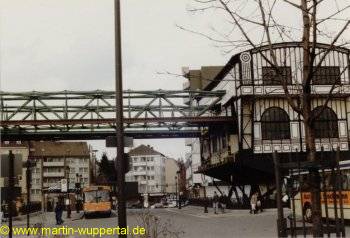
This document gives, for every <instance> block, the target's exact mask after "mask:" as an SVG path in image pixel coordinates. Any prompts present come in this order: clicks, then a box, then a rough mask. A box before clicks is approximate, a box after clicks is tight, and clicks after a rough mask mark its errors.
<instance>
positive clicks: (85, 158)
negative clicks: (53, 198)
mask: <svg viewBox="0 0 350 238" xmlns="http://www.w3.org/2000/svg"><path fill="white" fill-rule="evenodd" d="M29 146H30V149H29V151H30V154H29V156H30V159H33V160H35V162H36V166H35V167H34V168H32V188H31V198H32V200H33V201H42V199H43V194H44V193H47V194H50V193H58V192H60V189H61V181H62V179H68V188H69V190H70V191H74V189H75V183H77V182H79V183H81V186H82V187H83V186H88V185H89V184H90V151H89V148H88V145H87V143H86V142H48V141H45V142H42V141H38V142H36V141H33V142H30V143H29ZM43 192H44V193H43Z"/></svg>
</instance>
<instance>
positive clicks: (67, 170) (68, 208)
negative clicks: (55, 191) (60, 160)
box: [65, 166, 71, 218]
mask: <svg viewBox="0 0 350 238" xmlns="http://www.w3.org/2000/svg"><path fill="white" fill-rule="evenodd" d="M65 169H66V179H67V194H66V195H67V199H66V205H67V218H70V217H71V216H70V214H71V209H70V199H69V166H66V168H65Z"/></svg>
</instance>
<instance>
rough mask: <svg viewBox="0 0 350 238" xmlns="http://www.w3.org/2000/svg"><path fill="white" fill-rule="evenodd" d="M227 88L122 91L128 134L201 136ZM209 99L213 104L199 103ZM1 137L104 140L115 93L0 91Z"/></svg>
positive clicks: (112, 129)
mask: <svg viewBox="0 0 350 238" xmlns="http://www.w3.org/2000/svg"><path fill="white" fill-rule="evenodd" d="M224 94H225V91H215V92H213V91H210V92H209V91H187V90H186V91H167V90H156V91H131V90H127V91H124V93H123V100H124V109H123V110H124V123H125V124H124V127H125V134H126V135H129V136H131V137H133V138H138V139H141V138H186V137H199V136H200V130H201V129H202V128H205V127H207V126H209V125H210V124H215V123H216V124H218V123H220V124H222V123H232V118H231V117H218V116H211V115H210V110H211V108H212V107H213V106H215V105H216V104H217V103H218V102H219V101H220V100H221V98H222V96H223V95H224ZM202 98H207V99H209V100H207V101H209V103H207V104H206V105H200V104H199V100H200V99H202ZM0 110H1V111H0V112H1V115H0V119H1V123H0V130H1V131H0V132H1V140H54V139H57V140H59V139H61V140H62V139H79V140H81V139H105V138H106V137H107V136H109V135H114V134H115V92H113V91H102V90H96V91H58V92H37V91H33V92H0Z"/></svg>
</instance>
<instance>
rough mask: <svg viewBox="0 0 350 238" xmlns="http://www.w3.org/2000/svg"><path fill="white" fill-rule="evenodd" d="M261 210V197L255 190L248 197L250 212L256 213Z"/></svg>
mask: <svg viewBox="0 0 350 238" xmlns="http://www.w3.org/2000/svg"><path fill="white" fill-rule="evenodd" d="M262 211H263V209H262V206H261V198H260V197H259V194H258V193H257V192H255V193H253V195H252V197H251V198H250V213H251V214H257V213H258V212H262Z"/></svg>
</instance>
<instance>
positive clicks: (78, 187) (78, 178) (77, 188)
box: [75, 173, 82, 213]
mask: <svg viewBox="0 0 350 238" xmlns="http://www.w3.org/2000/svg"><path fill="white" fill-rule="evenodd" d="M75 177H76V182H75V193H76V195H77V196H76V197H77V200H76V202H75V203H76V204H75V209H76V211H77V213H79V212H80V204H81V203H80V201H81V178H82V175H81V174H78V173H76V174H75Z"/></svg>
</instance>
